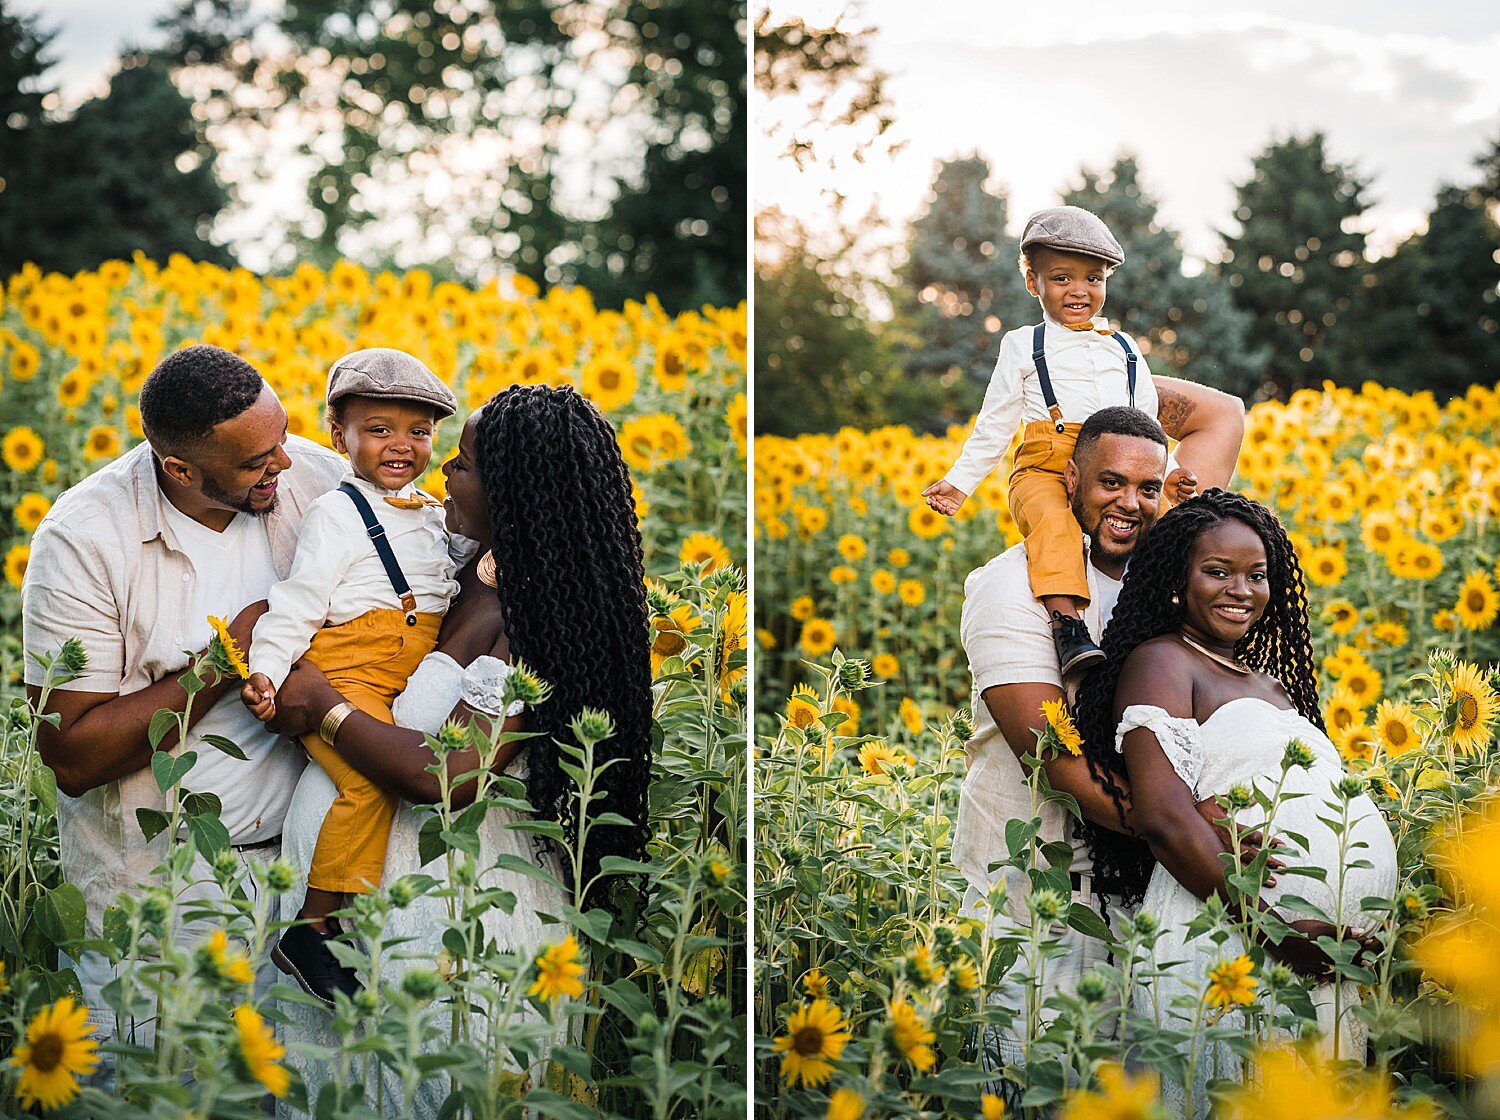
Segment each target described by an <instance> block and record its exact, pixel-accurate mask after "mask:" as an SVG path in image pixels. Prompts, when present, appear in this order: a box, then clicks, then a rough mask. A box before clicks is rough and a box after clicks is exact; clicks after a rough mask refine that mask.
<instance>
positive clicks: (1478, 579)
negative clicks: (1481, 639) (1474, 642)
mask: <svg viewBox="0 0 1500 1120" xmlns="http://www.w3.org/2000/svg"><path fill="white" fill-rule="evenodd" d="M1453 615H1454V617H1455V618H1456V619H1457V620H1458V624H1459V625H1460V626H1462V627H1463V628H1464V629H1465V630H1484V629H1487V628H1488V627H1490V626H1493V625H1494V624H1495V618H1496V616H1497V615H1500V593H1497V592H1496V591H1495V583H1494V581H1493V580H1492V579H1490V574H1489V572H1485V571H1473V572H1470V573H1469V574H1468V575H1467V576H1465V577H1464V582H1463V586H1462V587H1460V588H1459V589H1458V602H1457V603H1456V604H1454V607H1453Z"/></svg>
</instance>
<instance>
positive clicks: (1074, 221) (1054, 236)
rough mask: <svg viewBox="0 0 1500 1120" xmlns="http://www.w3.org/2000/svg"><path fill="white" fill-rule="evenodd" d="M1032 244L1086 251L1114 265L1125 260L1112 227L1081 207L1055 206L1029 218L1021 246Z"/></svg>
mask: <svg viewBox="0 0 1500 1120" xmlns="http://www.w3.org/2000/svg"><path fill="white" fill-rule="evenodd" d="M1032 245H1041V246H1044V247H1045V248H1048V249H1061V250H1062V251H1063V252H1065V253H1086V254H1087V255H1088V256H1091V257H1098V258H1099V259H1100V260H1102V261H1106V262H1108V263H1109V264H1114V265H1119V264H1124V263H1125V250H1124V249H1122V248H1120V243H1119V242H1118V241H1116V240H1115V235H1114V234H1112V233H1110V232H1109V227H1108V226H1107V225H1105V224H1104V223H1103V222H1102V221H1100V220H1099V217H1098V216H1097V215H1095V214H1090V213H1089V212H1088V211H1087V210H1085V209H1083V207H1081V206H1053V207H1051V208H1050V209H1047V210H1038V211H1037V212H1036V213H1035V214H1033V215H1031V217H1029V218H1027V219H1026V228H1025V229H1024V230H1022V231H1021V248H1022V249H1026V248H1028V247H1030V246H1032Z"/></svg>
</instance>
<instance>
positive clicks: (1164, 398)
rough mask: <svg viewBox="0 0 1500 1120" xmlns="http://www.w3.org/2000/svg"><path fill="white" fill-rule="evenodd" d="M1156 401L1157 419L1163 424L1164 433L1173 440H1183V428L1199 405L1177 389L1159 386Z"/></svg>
mask: <svg viewBox="0 0 1500 1120" xmlns="http://www.w3.org/2000/svg"><path fill="white" fill-rule="evenodd" d="M1156 400H1157V406H1156V418H1157V420H1158V421H1159V422H1160V423H1161V427H1162V431H1164V432H1166V433H1167V435H1169V436H1171V437H1172V438H1173V439H1181V438H1182V429H1183V426H1184V425H1185V424H1186V423H1187V421H1188V417H1190V416H1192V414H1193V413H1194V412H1196V411H1197V409H1198V406H1197V404H1195V403H1194V402H1193V401H1190V400H1188V399H1187V397H1185V396H1183V394H1181V393H1179V392H1177V391H1176V390H1175V389H1166V388H1163V387H1161V386H1157V389H1156Z"/></svg>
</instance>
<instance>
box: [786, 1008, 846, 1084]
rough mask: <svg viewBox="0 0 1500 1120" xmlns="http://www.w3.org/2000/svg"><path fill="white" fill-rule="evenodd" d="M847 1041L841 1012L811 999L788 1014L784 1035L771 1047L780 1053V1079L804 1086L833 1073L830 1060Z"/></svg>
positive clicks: (841, 1051) (834, 1060)
mask: <svg viewBox="0 0 1500 1120" xmlns="http://www.w3.org/2000/svg"><path fill="white" fill-rule="evenodd" d="M848 1044H849V1024H848V1023H846V1022H844V1016H843V1013H842V1012H841V1011H840V1010H839V1009H838V1008H837V1007H836V1006H834V1005H833V1004H832V1003H830V1002H829V1001H828V1000H826V999H815V1000H813V1001H812V1002H811V1003H809V1004H804V1005H803V1006H801V1007H799V1008H797V1009H796V1010H795V1011H793V1012H792V1013H791V1015H790V1016H789V1017H788V1018H787V1021H786V1034H784V1035H779V1036H778V1037H777V1038H776V1040H775V1041H774V1042H773V1043H772V1047H771V1048H772V1050H773V1051H774V1052H775V1053H777V1054H780V1055H781V1079H782V1080H783V1081H785V1082H786V1083H787V1084H791V1083H792V1082H794V1081H799V1082H801V1083H802V1085H803V1086H804V1087H807V1086H816V1085H821V1084H823V1082H825V1081H827V1080H828V1079H829V1078H830V1077H832V1076H833V1063H834V1062H836V1061H838V1060H839V1058H840V1057H841V1056H842V1055H843V1053H844V1047H845V1046H847V1045H848Z"/></svg>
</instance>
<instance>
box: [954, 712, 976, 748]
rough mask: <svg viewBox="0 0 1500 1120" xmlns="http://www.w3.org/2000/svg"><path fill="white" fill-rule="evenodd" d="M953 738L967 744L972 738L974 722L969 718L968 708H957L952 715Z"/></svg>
mask: <svg viewBox="0 0 1500 1120" xmlns="http://www.w3.org/2000/svg"><path fill="white" fill-rule="evenodd" d="M952 726H953V737H954V738H955V739H957V740H959V741H960V742H964V743H967V742H968V741H969V740H970V739H972V738H974V721H973V719H971V718H970V716H969V709H968V708H959V709H958V710H957V711H955V712H954V713H953V720H952Z"/></svg>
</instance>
